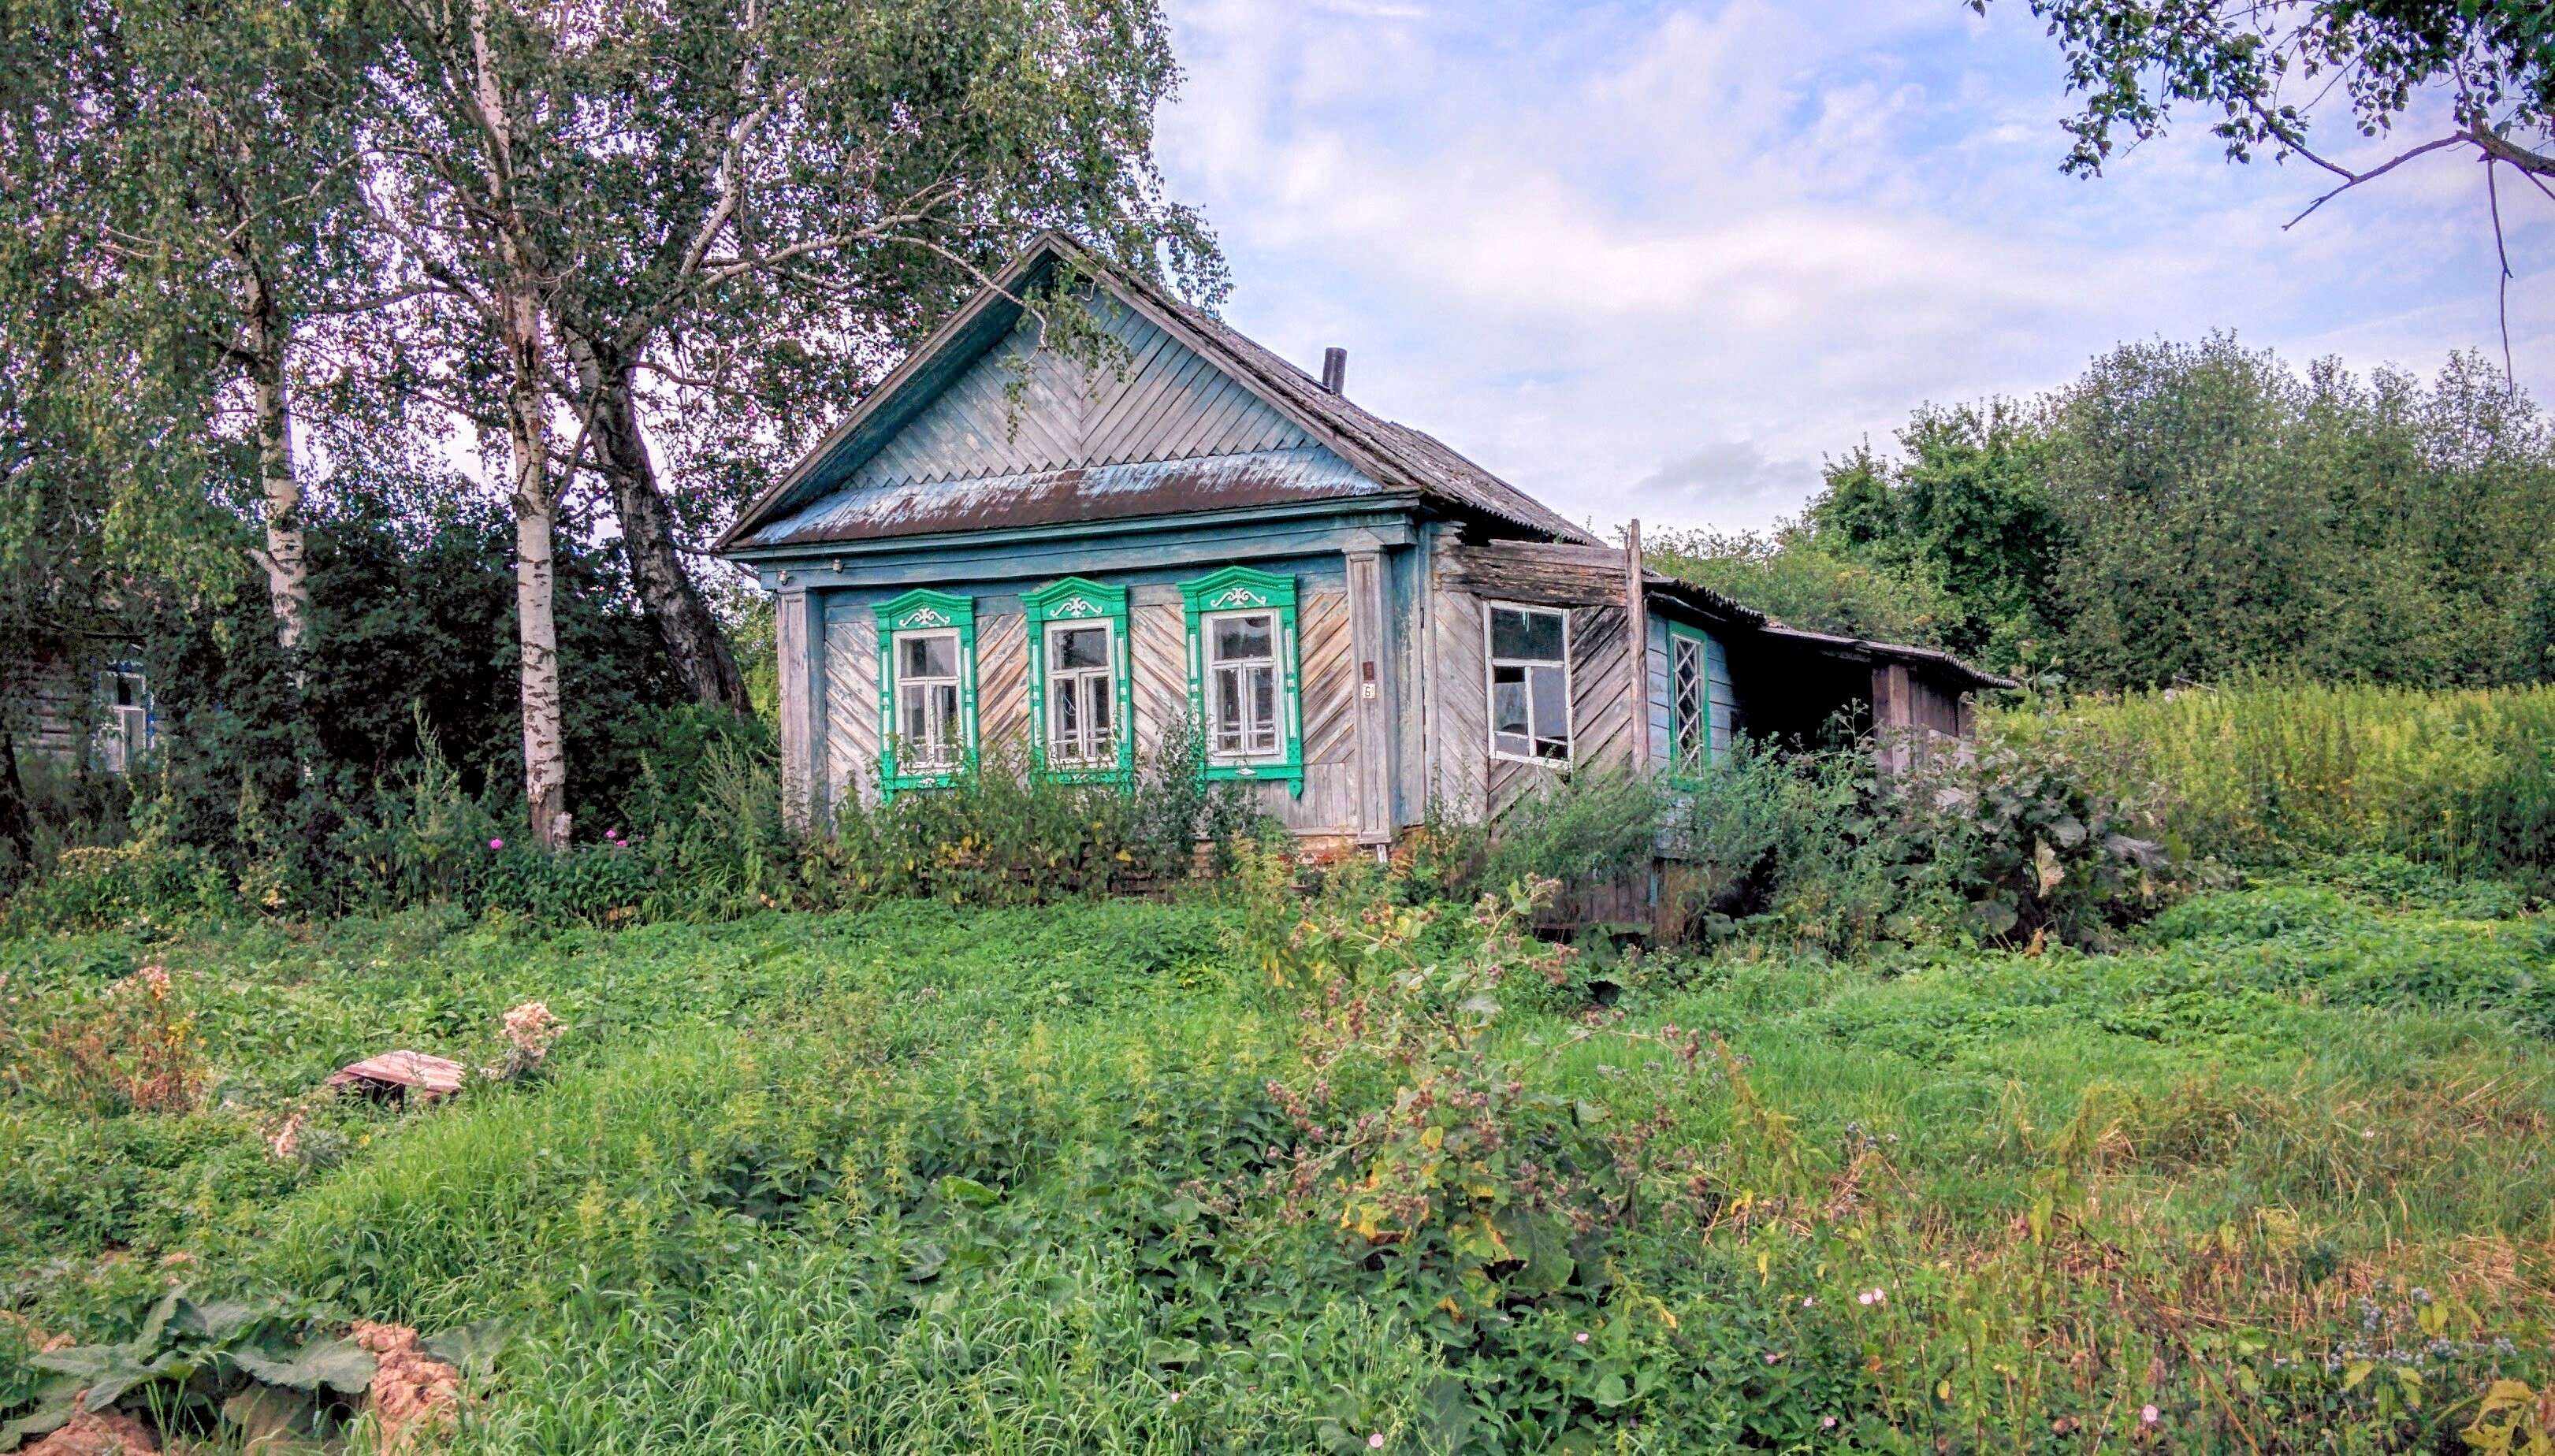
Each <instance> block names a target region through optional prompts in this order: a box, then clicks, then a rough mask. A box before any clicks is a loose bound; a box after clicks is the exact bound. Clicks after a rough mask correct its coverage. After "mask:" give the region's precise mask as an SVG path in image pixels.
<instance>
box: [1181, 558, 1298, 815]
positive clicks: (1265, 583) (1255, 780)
mask: <svg viewBox="0 0 2555 1456" xmlns="http://www.w3.org/2000/svg"><path fill="white" fill-rule="evenodd" d="M1180 606H1181V608H1182V610H1183V612H1184V613H1185V615H1186V616H1187V619H1188V657H1189V721H1190V722H1191V723H1193V724H1195V725H1196V727H1197V730H1198V731H1199V732H1200V733H1201V734H1204V733H1208V732H1210V731H1211V730H1210V726H1209V724H1208V722H1207V716H1206V632H1205V622H1206V619H1207V618H1209V617H1214V616H1219V615H1221V614H1223V613H1226V612H1259V611H1275V612H1276V613H1277V632H1278V646H1277V676H1278V683H1277V688H1278V691H1277V699H1278V713H1279V715H1280V716H1281V717H1282V718H1283V719H1284V727H1283V731H1282V732H1281V733H1280V734H1279V752H1277V753H1276V754H1272V755H1269V756H1267V757H1265V758H1255V759H1244V760H1240V761H1235V760H1227V761H1225V762H1223V763H1218V762H1216V759H1215V755H1214V754H1213V753H1209V754H1208V755H1207V756H1206V777H1207V778H1209V779H1211V780H1213V779H1233V780H1240V781H1242V782H1244V783H1250V784H1273V783H1275V784H1283V785H1285V786H1286V791H1287V792H1288V793H1289V794H1291V795H1293V796H1295V797H1298V798H1300V797H1302V796H1303V793H1304V706H1303V673H1302V671H1301V670H1300V669H1299V667H1298V666H1297V647H1296V638H1295V578H1294V577H1292V576H1280V575H1277V573H1275V572H1271V571H1260V570H1255V569H1253V568H1252V567H1249V566H1227V567H1225V568H1224V569H1223V570H1221V571H1216V572H1212V573H1210V574H1208V575H1205V576H1201V577H1199V578H1198V579H1197V580H1195V581H1183V582H1181V583H1180Z"/></svg>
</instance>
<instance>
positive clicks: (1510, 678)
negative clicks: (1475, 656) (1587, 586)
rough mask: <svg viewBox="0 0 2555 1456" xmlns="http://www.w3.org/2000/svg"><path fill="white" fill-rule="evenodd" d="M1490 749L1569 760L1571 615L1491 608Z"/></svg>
mask: <svg viewBox="0 0 2555 1456" xmlns="http://www.w3.org/2000/svg"><path fill="white" fill-rule="evenodd" d="M1489 632H1490V637H1491V753H1492V755H1493V756H1494V757H1497V758H1504V759H1526V760H1529V761H1541V762H1547V763H1568V762H1569V761H1570V655H1569V650H1568V648H1567V647H1566V646H1565V644H1566V643H1567V642H1568V641H1569V639H1570V614H1569V613H1567V612H1544V611H1536V610H1534V609H1533V608H1530V607H1503V606H1493V607H1492V608H1491V620H1490V623H1489Z"/></svg>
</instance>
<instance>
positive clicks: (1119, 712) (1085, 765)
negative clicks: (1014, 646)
mask: <svg viewBox="0 0 2555 1456" xmlns="http://www.w3.org/2000/svg"><path fill="white" fill-rule="evenodd" d="M1021 604H1022V606H1023V607H1025V608H1026V609H1027V610H1028V613H1029V627H1030V719H1031V721H1032V722H1034V723H1036V724H1037V725H1038V730H1037V732H1036V733H1035V734H1034V735H1032V737H1031V740H1030V752H1031V757H1032V759H1033V760H1034V764H1035V766H1036V767H1037V769H1038V770H1039V771H1041V772H1043V773H1046V774H1050V775H1053V776H1055V777H1058V778H1062V779H1066V780H1069V781H1072V782H1076V783H1089V782H1096V781H1111V782H1118V781H1124V780H1125V779H1127V778H1129V777H1130V776H1131V775H1132V774H1133V773H1134V772H1135V766H1136V745H1135V733H1134V728H1135V724H1134V723H1133V722H1132V721H1131V718H1130V713H1131V711H1132V709H1133V707H1134V699H1133V695H1132V691H1133V690H1132V688H1131V686H1130V684H1129V679H1128V671H1127V667H1128V664H1127V589H1126V588H1125V587H1123V586H1102V585H1100V584H1099V583H1098V582H1094V581H1085V580H1083V579H1082V578H1081V577H1078V576H1068V577H1066V578H1064V579H1063V580H1062V581H1058V582H1055V583H1053V584H1051V585H1048V586H1043V587H1040V588H1038V589H1037V590H1036V591H1033V592H1029V593H1026V594H1024V595H1023V596H1022V598H1021Z"/></svg>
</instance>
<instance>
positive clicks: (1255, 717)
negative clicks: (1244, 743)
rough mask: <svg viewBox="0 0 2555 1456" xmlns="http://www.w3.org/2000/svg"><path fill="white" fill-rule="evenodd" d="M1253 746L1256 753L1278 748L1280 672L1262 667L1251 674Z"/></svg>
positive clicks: (1275, 750)
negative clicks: (1278, 679) (1278, 686)
mask: <svg viewBox="0 0 2555 1456" xmlns="http://www.w3.org/2000/svg"><path fill="white" fill-rule="evenodd" d="M1251 736H1252V744H1251V748H1252V751H1253V752H1254V753H1275V752H1277V669H1276V668H1273V667H1261V668H1257V669H1255V670H1254V671H1253V672H1252V674H1251Z"/></svg>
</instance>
